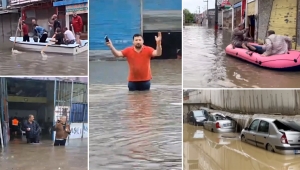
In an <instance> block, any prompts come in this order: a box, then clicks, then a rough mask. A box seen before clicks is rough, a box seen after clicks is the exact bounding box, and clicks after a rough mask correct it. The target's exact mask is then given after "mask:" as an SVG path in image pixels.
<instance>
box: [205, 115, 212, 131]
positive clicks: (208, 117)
mask: <svg viewBox="0 0 300 170" xmlns="http://www.w3.org/2000/svg"><path fill="white" fill-rule="evenodd" d="M206 117H207V120H206V121H205V122H204V124H205V126H204V127H205V129H207V130H209V131H210V129H211V128H210V127H211V121H210V120H211V118H210V117H211V115H207V116H206Z"/></svg>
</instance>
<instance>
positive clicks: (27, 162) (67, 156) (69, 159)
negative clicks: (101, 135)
mask: <svg viewBox="0 0 300 170" xmlns="http://www.w3.org/2000/svg"><path fill="white" fill-rule="evenodd" d="M66 144H67V146H65V147H54V146H53V142H52V141H51V140H41V144H26V142H24V141H21V140H17V139H16V140H14V141H12V142H10V144H9V146H8V147H7V148H4V149H3V148H2V149H0V150H1V153H0V164H1V170H12V169H13V170H37V169H39V170H55V169H60V170H87V164H88V162H87V159H88V157H87V153H88V146H87V139H82V140H81V139H70V140H69V142H68V141H67V143H66Z"/></svg>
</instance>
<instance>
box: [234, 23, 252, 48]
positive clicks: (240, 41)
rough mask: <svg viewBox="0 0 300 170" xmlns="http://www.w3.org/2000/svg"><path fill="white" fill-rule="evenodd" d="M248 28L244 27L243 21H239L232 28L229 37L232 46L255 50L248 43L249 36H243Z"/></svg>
mask: <svg viewBox="0 0 300 170" xmlns="http://www.w3.org/2000/svg"><path fill="white" fill-rule="evenodd" d="M247 31H248V28H246V29H244V23H241V24H239V25H238V27H236V28H235V29H234V30H233V33H232V37H231V44H232V48H233V49H234V48H235V47H237V48H244V49H246V50H249V48H250V49H251V50H255V48H254V47H253V46H252V45H250V44H248V42H247V41H250V40H251V39H250V38H247V37H245V36H244V34H245V33H247Z"/></svg>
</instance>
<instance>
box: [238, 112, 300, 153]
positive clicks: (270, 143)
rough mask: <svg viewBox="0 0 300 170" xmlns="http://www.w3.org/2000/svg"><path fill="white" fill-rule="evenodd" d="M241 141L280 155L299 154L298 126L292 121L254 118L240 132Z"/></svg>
mask: <svg viewBox="0 0 300 170" xmlns="http://www.w3.org/2000/svg"><path fill="white" fill-rule="evenodd" d="M241 140H242V141H244V142H247V143H249V144H252V145H255V146H258V147H261V148H264V149H266V150H269V151H271V152H276V153H280V154H300V126H299V125H298V124H296V123H295V122H293V121H285V120H278V119H271V118H256V119H254V120H253V121H252V122H251V124H250V126H249V127H246V128H245V129H243V130H242V132H241Z"/></svg>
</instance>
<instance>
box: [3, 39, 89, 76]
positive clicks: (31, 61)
mask: <svg viewBox="0 0 300 170" xmlns="http://www.w3.org/2000/svg"><path fill="white" fill-rule="evenodd" d="M0 45H1V47H0V59H1V63H0V72H1V75H3V76H5V75H35V76H38V75H55V76H68V75H74V76H75V75H76V76H81V75H83V76H84V75H87V73H88V72H87V68H88V65H87V64H88V63H87V62H88V53H87V52H83V53H81V54H78V55H75V56H73V55H64V54H63V55H61V54H54V53H46V55H43V56H42V55H41V53H39V52H26V51H21V50H20V51H17V53H14V54H12V51H11V49H12V44H3V43H1V44H0ZM16 50H17V49H16Z"/></svg>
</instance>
